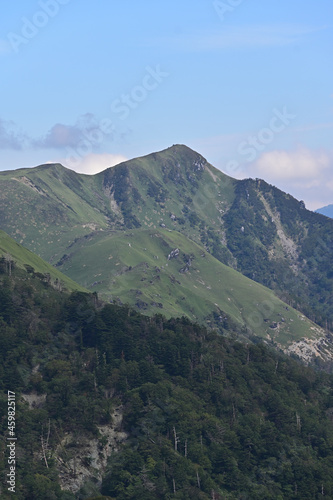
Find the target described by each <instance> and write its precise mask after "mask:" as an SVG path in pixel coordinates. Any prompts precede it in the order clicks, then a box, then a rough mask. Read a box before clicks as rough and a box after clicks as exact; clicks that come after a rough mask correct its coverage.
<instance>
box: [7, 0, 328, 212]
mask: <svg viewBox="0 0 333 500" xmlns="http://www.w3.org/2000/svg"><path fill="white" fill-rule="evenodd" d="M1 7H2V11H3V12H2V14H1V19H0V62H1V68H2V72H1V80H0V89H1V109H0V170H8V169H16V168H20V167H23V166H36V165H39V164H41V163H46V162H56V161H59V162H61V163H62V164H63V165H65V166H67V167H68V168H72V169H73V170H76V171H80V172H84V173H94V172H96V171H99V170H103V169H105V168H107V167H109V166H111V165H113V164H115V163H119V162H120V161H122V160H123V159H127V158H133V157H136V156H141V155H144V154H148V153H150V152H153V151H158V150H161V149H165V148H166V147H169V146H171V145H172V144H179V143H182V144H186V145H188V146H189V147H191V148H193V149H195V150H196V151H198V152H200V153H201V154H202V155H203V156H205V157H206V158H207V160H208V161H209V162H210V163H212V164H213V165H214V166H216V167H217V168H219V169H221V170H223V171H224V172H226V173H228V174H229V175H231V176H233V177H237V178H244V177H260V178H264V179H265V180H267V181H268V182H270V183H272V184H274V185H276V186H278V187H279V188H281V189H283V190H284V191H287V192H290V193H291V194H293V195H294V196H296V197H297V198H298V199H303V200H304V201H305V202H306V205H307V207H308V208H310V209H315V208H318V207H320V206H323V205H326V204H328V203H333V143H332V132H333V82H332V73H333V71H332V55H331V54H332V49H333V28H332V26H333V2H332V0H317V2H312V1H311V2H310V1H308V0H302V1H301V0H292V1H291V2H290V1H286V0H269V1H266V2H264V1H263V0H220V1H214V0H191V1H190V0H178V1H175V0H170V1H169V2H157V1H156V0H143V1H140V2H134V1H133V0H132V1H130V0H112V1H109V0H96V1H95V2H93V1H92V0H38V1H34V0H15V2H13V1H11V0H4V1H3V2H2V5H1Z"/></svg>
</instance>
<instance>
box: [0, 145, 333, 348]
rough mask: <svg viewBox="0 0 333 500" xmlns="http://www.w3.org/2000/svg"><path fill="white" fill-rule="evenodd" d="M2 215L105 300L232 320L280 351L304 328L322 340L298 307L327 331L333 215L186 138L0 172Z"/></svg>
mask: <svg viewBox="0 0 333 500" xmlns="http://www.w3.org/2000/svg"><path fill="white" fill-rule="evenodd" d="M0 220H1V227H2V229H3V230H5V231H7V232H8V233H9V234H10V235H11V236H12V237H13V238H15V239H16V240H17V241H19V242H20V243H22V244H24V245H25V246H26V247H28V248H29V249H30V250H32V251H34V252H36V253H37V254H39V255H40V256H41V257H43V258H44V259H46V260H47V261H48V262H50V263H51V264H53V265H55V266H56V267H57V268H58V269H59V270H61V271H63V272H64V273H65V274H67V275H68V276H70V277H71V278H72V279H74V280H75V281H77V282H78V283H80V284H81V285H82V286H84V287H86V288H88V289H89V290H91V291H98V293H99V294H100V295H101V296H102V297H103V298H104V299H107V300H115V299H119V300H120V301H121V302H128V303H129V304H131V305H133V306H135V307H137V308H138V309H139V310H142V311H144V312H145V313H147V314H153V313H154V312H156V311H160V312H163V314H165V315H166V316H167V317H171V316H174V315H182V314H185V315H187V316H188V317H190V318H191V319H195V320H197V321H199V322H206V324H209V325H211V326H217V327H221V328H222V329H223V324H224V322H225V321H229V322H230V321H232V322H234V323H235V324H236V325H237V328H238V330H239V333H240V334H242V335H245V336H248V335H249V334H250V335H253V334H255V335H259V336H261V337H266V338H267V339H268V340H270V341H272V342H274V343H276V344H277V345H278V346H282V348H283V349H288V348H289V347H290V346H292V344H293V343H294V342H295V341H298V342H299V341H300V339H301V338H302V337H304V338H307V339H310V341H311V339H316V340H315V349H314V352H315V353H316V354H320V352H321V349H322V346H321V344H323V346H324V347H325V345H328V344H329V343H330V341H329V339H328V338H325V333H324V332H323V331H321V330H319V329H318V327H316V326H315V325H314V324H313V323H311V321H308V319H307V318H305V316H308V317H309V318H310V319H311V320H313V321H314V322H316V323H318V324H320V325H321V326H323V327H325V329H326V330H328V329H330V328H332V321H333V312H332V307H331V306H332V296H333V295H332V288H333V272H332V269H333V266H332V264H333V263H332V249H333V221H331V220H330V219H328V218H326V217H323V216H322V215H320V214H315V213H313V212H310V211H308V210H306V209H305V206H304V203H303V202H299V201H297V200H295V199H294V198H293V197H291V196H290V195H288V194H286V193H283V192H282V191H280V190H278V189H277V188H275V187H274V186H271V185H269V184H267V183H266V182H264V181H262V180H259V179H255V180H253V179H246V180H243V181H237V180H235V179H232V178H231V177H228V176H226V175H225V174H224V173H222V172H221V171H219V170H217V169H215V168H214V167H213V166H212V165H210V164H209V163H208V162H207V161H206V160H205V159H204V158H203V157H202V156H201V155H200V154H199V153H196V152H194V151H192V150H191V149H189V148H187V147H186V146H182V145H176V146H172V147H171V148H168V149H166V150H164V151H161V152H159V153H153V154H150V155H148V156H145V157H142V158H137V159H134V160H130V161H127V162H123V163H121V164H119V165H116V166H115V167H112V168H109V169H107V170H105V171H104V172H101V173H99V174H97V175H94V176H87V175H81V174H76V173H75V172H72V171H70V170H68V169H66V168H64V167H62V166H61V165H58V164H56V165H55V164H48V165H42V166H39V167H36V168H33V169H21V170H17V171H10V172H2V173H0ZM226 266H227V267H226ZM231 268H233V269H234V271H233V270H232V269H231ZM235 271H237V272H238V273H236V272H235ZM240 273H241V274H243V275H244V276H245V277H246V278H250V279H251V280H252V281H248V280H247V279H246V278H245V277H244V276H241V274H240ZM216 277H218V279H216ZM218 280H220V281H218ZM255 282H256V283H255ZM258 283H260V284H262V285H265V286H266V287H268V288H270V289H271V290H273V291H274V293H275V294H277V295H278V296H279V297H280V298H281V299H282V300H283V301H284V302H285V304H282V303H281V302H278V301H277V299H276V298H275V297H274V298H272V297H273V296H272V293H271V292H270V291H269V290H268V289H267V288H266V289H264V288H262V287H260V286H259V285H258ZM249 290H250V291H251V293H249V292H248V291H249ZM293 307H295V308H296V309H298V310H300V311H301V312H303V314H300V313H296V312H295V310H294V309H292V308H293ZM289 314H290V315H292V316H293V317H290V316H289ZM304 315H305V316H304ZM292 320H293V321H292ZM300 345H301V346H302V349H305V350H306V351H307V352H310V353H311V350H312V348H309V343H308V342H307V345H305V346H304V345H303V343H302V342H301V344H299V343H298V347H297V351H298V352H299V349H300ZM292 349H294V347H292Z"/></svg>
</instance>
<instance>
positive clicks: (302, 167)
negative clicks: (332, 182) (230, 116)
mask: <svg viewBox="0 0 333 500" xmlns="http://www.w3.org/2000/svg"><path fill="white" fill-rule="evenodd" d="M330 162H331V159H330V157H329V155H328V154H327V153H325V152H314V151H309V150H307V149H304V148H302V149H299V150H297V151H269V152H267V153H263V154H262V155H261V156H260V157H259V158H258V160H257V161H256V162H254V163H253V164H252V165H251V166H250V168H249V170H250V171H251V172H255V173H256V177H262V178H264V179H270V180H293V181H303V180H305V179H306V180H307V181H309V180H310V179H311V180H313V181H315V180H318V178H319V177H320V176H321V175H322V173H323V171H324V170H326V169H327V168H328V167H329V165H330Z"/></svg>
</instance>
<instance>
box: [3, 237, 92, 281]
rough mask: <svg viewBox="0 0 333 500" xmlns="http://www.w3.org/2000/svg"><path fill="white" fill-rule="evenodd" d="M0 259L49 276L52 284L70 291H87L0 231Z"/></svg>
mask: <svg viewBox="0 0 333 500" xmlns="http://www.w3.org/2000/svg"><path fill="white" fill-rule="evenodd" d="M0 257H2V258H4V259H5V261H6V260H7V261H8V262H10V261H12V262H13V263H14V265H15V266H18V267H20V268H22V269H25V268H27V267H28V268H30V269H31V272H34V273H39V274H41V275H44V276H47V275H48V276H49V277H50V280H51V281H52V282H56V283H58V286H61V287H62V288H65V289H67V290H69V291H74V290H80V291H86V290H85V288H84V287H82V286H81V285H79V284H77V283H75V282H74V281H73V280H72V279H70V278H69V277H68V276H66V275H64V274H63V273H61V272H60V271H59V270H57V269H55V268H54V267H53V266H51V265H50V264H48V263H47V262H45V261H44V260H43V259H41V258H40V257H38V256H37V255H36V254H34V253H32V252H30V250H27V249H26V248H24V247H23V246H22V245H19V244H18V243H16V241H15V240H13V239H12V238H11V237H10V236H8V234H6V233H5V232H4V231H1V230H0Z"/></svg>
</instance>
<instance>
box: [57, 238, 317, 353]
mask: <svg viewBox="0 0 333 500" xmlns="http://www.w3.org/2000/svg"><path fill="white" fill-rule="evenodd" d="M97 256H98V258H97ZM92 268H93V269H94V275H93V276H92V274H91V269H92ZM59 269H61V270H62V271H63V272H64V273H65V274H66V275H68V276H70V277H71V278H73V279H74V280H76V279H80V282H81V283H82V284H83V285H84V286H85V287H86V288H88V289H89V290H91V291H96V292H98V294H99V295H100V296H101V297H102V298H104V299H106V300H117V299H120V301H121V302H122V303H127V304H130V305H131V306H133V307H136V308H137V309H139V310H141V311H142V312H144V313H145V314H149V315H152V314H155V313H158V312H160V313H162V314H163V315H165V316H166V317H168V318H170V317H175V316H176V317H177V316H178V317H180V316H183V315H185V316H187V317H189V318H190V319H192V320H194V321H198V322H199V323H201V324H205V323H206V324H209V325H210V326H213V327H214V328H218V329H220V330H221V331H222V332H223V331H224V330H225V329H226V325H228V323H229V325H234V328H236V329H237V330H238V332H239V335H243V337H246V336H248V335H251V334H253V335H257V336H260V337H262V338H264V339H267V340H269V341H271V342H273V343H274V344H276V345H277V346H279V347H282V348H284V349H286V348H287V347H288V346H289V345H291V344H292V343H294V342H295V341H298V340H300V339H301V338H303V337H306V338H308V339H318V338H321V337H323V335H324V332H323V331H322V330H321V329H320V328H318V327H317V326H316V325H314V324H313V323H312V322H310V321H309V320H308V319H307V318H305V316H304V315H302V314H301V313H299V312H298V311H295V310H294V309H293V308H291V307H288V306H287V305H286V304H285V303H284V302H282V301H281V300H279V299H278V298H277V297H276V296H274V294H273V293H272V292H271V291H270V290H269V289H267V288H265V287H264V286H262V285H260V284H259V283H256V282H254V281H252V280H250V279H248V278H246V277H244V276H243V275H242V274H240V273H238V272H237V271H235V270H234V269H232V268H230V267H228V266H226V265H224V264H222V263H221V262H219V261H218V260H217V259H215V258H214V257H213V256H211V255H210V254H209V253H207V252H206V251H204V250H203V249H202V247H200V246H199V245H197V244H196V243H194V242H193V241H191V240H189V239H188V238H186V237H185V236H184V235H182V234H181V233H179V232H177V231H171V230H166V229H160V230H147V229H145V230H143V229H141V228H140V229H133V230H128V231H126V232H124V231H122V232H120V231H119V232H116V233H114V234H112V235H107V236H106V235H104V234H103V233H101V234H99V235H98V236H96V237H91V238H88V239H86V238H83V239H81V240H79V241H77V242H76V243H75V244H74V245H73V246H72V247H71V254H69V255H66V256H64V257H63V259H62V260H61V261H60V262H59ZM323 354H324V353H323Z"/></svg>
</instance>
